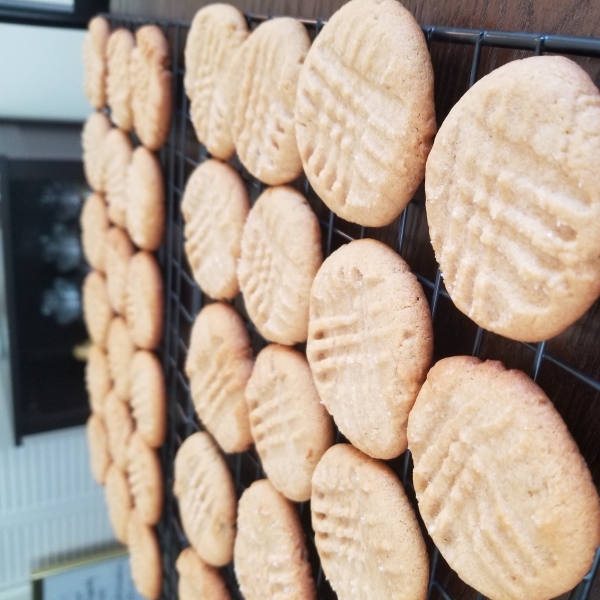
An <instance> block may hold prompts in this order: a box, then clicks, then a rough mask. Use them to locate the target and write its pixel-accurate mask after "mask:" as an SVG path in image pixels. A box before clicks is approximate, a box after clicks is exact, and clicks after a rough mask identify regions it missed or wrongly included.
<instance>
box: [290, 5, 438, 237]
mask: <svg viewBox="0 0 600 600" xmlns="http://www.w3.org/2000/svg"><path fill="white" fill-rule="evenodd" d="M435 130H436V122H435V106H434V102H433V68H432V66H431V57H430V56H429V51H428V50H427V44H426V42H425V37H424V36H423V33H422V31H421V28H420V27H419V24H418V23H417V22H416V21H415V19H414V17H413V16H412V15H411V13H410V12H408V11H407V10H406V9H405V8H403V6H402V4H401V3H400V2H396V0H352V1H351V2H348V3H347V4H346V5H344V6H343V7H342V8H341V9H340V10H338V11H337V12H336V13H335V14H334V15H333V16H332V17H331V19H330V21H329V22H328V23H327V24H326V25H325V27H323V30H322V31H321V32H320V33H319V35H318V36H317V38H316V39H315V42H314V43H313V45H312V47H311V49H310V51H309V52H308V55H307V57H306V61H305V62H304V65H303V67H302V72H301V74H300V80H299V83H298V94H297V99H296V136H297V139H298V148H299V151H300V156H301V157H302V164H303V166H304V171H305V172H306V176H307V177H308V180H309V181H310V183H311V185H312V187H313V188H314V190H315V191H316V192H317V194H318V195H319V197H320V198H321V199H322V200H323V202H325V204H327V206H328V207H329V208H331V209H332V210H333V211H334V212H335V213H336V214H338V215H339V216H340V217H342V218H344V219H346V220H348V221H352V222H353V223H360V224H361V225H367V226H369V227H381V226H382V225H387V224H389V223H391V222H392V221H393V220H394V219H395V218H396V217H397V216H398V215H399V214H400V213H401V212H402V211H403V210H404V208H405V207H406V205H407V204H408V203H409V202H410V200H411V198H412V197H413V195H414V193H415V191H416V189H417V187H418V186H419V184H420V183H421V181H423V175H424V174H425V161H426V160H427V155H428V154H429V150H430V149H431V144H432V141H433V136H434V135H435Z"/></svg>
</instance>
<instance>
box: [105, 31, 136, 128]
mask: <svg viewBox="0 0 600 600" xmlns="http://www.w3.org/2000/svg"><path fill="white" fill-rule="evenodd" d="M134 47H135V38H134V37H133V34H132V33H131V31H129V30H128V29H124V28H120V29H116V30H115V31H113V32H112V33H111V34H110V37H109V38H108V44H107V46H106V62H107V67H108V73H107V75H106V96H107V102H108V106H110V116H111V119H112V121H113V123H114V124H115V125H116V126H117V127H119V129H122V130H123V131H130V130H131V128H132V127H133V115H132V112H131V75H130V72H129V71H130V62H131V53H132V52H133V49H134Z"/></svg>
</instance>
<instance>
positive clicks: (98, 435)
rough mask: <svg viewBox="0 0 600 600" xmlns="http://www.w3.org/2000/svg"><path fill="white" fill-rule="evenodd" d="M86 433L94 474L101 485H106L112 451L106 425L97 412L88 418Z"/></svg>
mask: <svg viewBox="0 0 600 600" xmlns="http://www.w3.org/2000/svg"><path fill="white" fill-rule="evenodd" d="M86 434H87V443H88V450H89V453H90V468H91V471H92V475H93V477H94V479H95V480H96V481H97V482H98V483H99V484H100V485H104V481H105V478H106V471H107V469H108V466H109V465H110V453H109V451H108V436H107V434H106V427H105V425H104V420H103V419H102V417H101V416H99V415H97V414H95V413H92V414H91V415H90V417H89V419H88V420H87V427H86Z"/></svg>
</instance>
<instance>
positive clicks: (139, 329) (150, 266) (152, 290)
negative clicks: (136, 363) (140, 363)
mask: <svg viewBox="0 0 600 600" xmlns="http://www.w3.org/2000/svg"><path fill="white" fill-rule="evenodd" d="M125 315H126V317H127V326H128V327H129V333H130V334H131V339H132V341H133V343H134V344H135V345H136V346H138V347H139V348H143V349H144V350H154V348H156V347H157V346H158V344H159V343H160V338H161V335H162V326H163V283H162V276H161V274H160V269H159V267H158V263H157V262H156V259H155V258H154V256H153V255H152V254H150V253H149V252H136V254H135V255H134V256H133V258H132V259H131V261H130V262H129V270H128V272H127V303H126V306H125Z"/></svg>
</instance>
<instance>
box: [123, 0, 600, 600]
mask: <svg viewBox="0 0 600 600" xmlns="http://www.w3.org/2000/svg"><path fill="white" fill-rule="evenodd" d="M208 3H209V2H208V1H206V0H175V1H174V0H154V1H152V2H150V1H149V0H112V2H111V10H112V12H113V13H120V14H128V15H135V16H142V17H146V18H148V19H170V20H180V21H185V22H189V21H190V20H191V18H192V17H193V15H194V13H195V12H196V11H197V10H198V9H199V8H200V7H202V6H204V5H205V4H208ZM344 3H345V2H344V0H322V1H319V0H306V1H300V0H230V4H233V5H235V6H237V7H238V8H239V9H240V10H242V11H243V12H253V13H255V14H273V15H275V16H280V15H290V16H300V17H306V18H324V19H327V18H328V17H329V16H330V15H331V14H332V13H333V12H334V11H335V10H336V9H337V8H339V7H340V6H341V5H343V4H344ZM403 4H404V5H405V6H406V7H407V8H408V9H409V10H411V12H413V14H414V15H415V17H416V19H417V21H418V22H419V23H420V24H422V25H443V26H452V27H467V28H475V29H480V28H485V29H497V30H509V31H510V30H512V31H526V32H535V33H543V34H548V33H557V34H563V35H579V36H595V37H600V0H501V1H493V0H438V1H436V0H403ZM431 55H432V62H433V67H434V72H435V87H436V111H437V117H438V122H439V123H441V122H442V121H443V119H444V118H445V116H446V115H447V113H448V111H449V110H450V108H451V107H452V105H453V104H454V103H455V102H456V101H457V100H458V98H459V97H460V96H461V95H462V94H463V93H464V92H465V91H466V89H467V87H468V82H469V73H470V69H471V64H472V60H473V48H472V47H470V46H459V45H454V44H452V45H450V44H439V43H434V44H432V46H431ZM526 55H527V54H526V53H523V52H517V51H512V50H501V49H498V48H484V50H483V53H482V57H481V63H480V68H479V72H478V76H479V77H481V76H483V75H485V74H486V73H488V72H489V71H491V70H493V69H494V68H496V67H498V66H500V65H501V64H504V63H506V62H508V61H510V60H514V59H515V58H519V57H523V56H526ZM575 60H576V61H577V62H578V64H580V65H581V66H582V67H583V68H584V69H586V71H587V72H588V73H589V74H590V75H591V77H592V79H593V80H594V81H595V82H596V85H599V83H600V59H588V58H576V59H575ZM309 200H310V201H311V204H312V205H313V207H314V208H315V211H316V212H317V214H319V216H321V217H322V218H326V217H327V216H328V213H327V212H326V211H324V207H323V205H322V203H321V202H320V201H319V200H318V199H317V198H313V197H310V195H309ZM336 225H337V226H338V227H339V228H340V229H341V230H342V231H344V232H345V233H346V234H348V235H351V236H358V234H359V228H358V227H356V226H353V225H351V224H348V223H344V222H342V221H341V220H339V221H336ZM399 227H400V222H399V220H397V221H395V222H394V223H393V224H392V225H390V226H388V227H385V228H380V229H369V230H367V232H366V233H367V235H368V236H369V237H375V238H378V239H381V240H382V241H384V242H386V243H388V244H389V245H390V246H392V247H397V239H398V231H399ZM344 241H345V240H344V239H343V238H341V237H339V236H338V237H334V240H333V242H334V249H335V247H337V246H338V245H340V244H341V243H343V242H344ZM402 255H403V256H404V258H405V259H406V260H407V262H408V263H409V264H410V266H411V268H412V269H413V271H414V272H416V273H419V274H420V275H422V276H424V277H426V278H427V279H429V280H433V279H434V278H435V269H436V264H435V260H434V256H433V251H432V249H431V244H430V242H429V235H428V228H427V220H426V215H425V211H424V209H423V192H422V189H421V190H420V191H419V192H418V193H417V197H416V202H413V203H412V204H411V205H410V207H409V209H408V212H407V222H406V237H405V244H404V247H403V249H402ZM426 292H427V294H428V297H429V298H431V291H430V290H426ZM434 333H435V355H436V356H435V358H436V359H439V358H442V357H444V356H449V355H456V354H470V353H471V352H472V350H473V341H474V338H475V334H476V327H475V325H474V324H473V323H472V322H471V321H470V320H469V319H468V318H466V317H465V316H464V315H462V314H461V313H460V312H459V311H458V310H456V308H455V307H454V306H453V305H452V303H451V302H450V301H449V300H447V299H444V298H441V299H440V301H439V306H438V311H437V313H436V316H435V320H434ZM599 348H600V303H599V302H597V303H596V304H595V306H594V307H593V308H592V309H591V310H590V311H589V312H588V313H587V314H586V315H585V316H584V317H582V319H580V320H579V321H578V322H577V323H576V324H575V325H573V326H572V327H570V328H569V329H567V331H565V332H564V333H563V334H561V335H560V336H558V337H556V338H554V339H553V340H550V341H549V343H548V346H547V349H548V351H549V352H550V353H551V354H552V355H553V356H555V357H557V358H558V359H561V360H563V361H565V362H566V363H568V364H569V365H570V366H571V367H574V368H576V369H578V370H580V371H582V372H583V373H585V374H586V375H587V376H589V377H591V378H593V379H595V380H600V352H599V351H598V350H599ZM480 357H481V358H483V359H496V360H502V361H503V362H504V363H505V364H506V365H507V366H509V367H511V368H519V369H522V370H523V371H525V372H526V373H529V374H532V372H533V365H534V357H535V354H534V351H533V350H531V349H530V348H527V347H525V346H524V345H522V344H519V343H517V342H513V341H510V340H506V339H504V338H501V337H500V336H496V335H493V334H489V333H484V335H483V340H482V344H481V351H480ZM538 383H539V384H540V386H541V387H542V388H543V389H544V390H545V391H546V393H547V394H548V395H549V397H550V398H551V399H552V401H553V402H554V403H555V405H556V407H557V409H558V410H559V412H560V413H561V415H562V417H563V419H564V420H565V422H566V423H567V425H568V427H569V429H570V431H571V432H572V434H573V436H574V438H575V440H576V442H577V443H578V445H579V447H580V450H581V452H582V454H583V456H584V457H585V459H586V461H587V462H588V464H589V466H590V470H591V471H592V475H593V478H594V481H595V483H596V485H597V486H600V442H599V435H600V393H598V392H594V391H593V389H592V388H590V387H589V386H588V385H586V384H585V383H582V382H581V381H580V380H578V379H577V378H576V377H573V376H572V375H569V374H568V373H566V372H565V371H564V370H563V369H561V368H559V367H557V366H556V365H555V364H553V363H552V362H551V361H548V360H544V361H543V362H542V365H541V369H540V371H539V377H538ZM445 584H446V585H447V589H448V590H449V591H451V592H452V594H451V595H452V597H453V598H461V600H473V599H474V595H473V596H472V595H471V594H470V593H469V592H466V591H463V590H461V589H460V586H461V585H462V584H461V583H460V581H458V580H457V579H456V578H455V577H453V576H452V575H451V574H449V575H448V577H447V578H446V579H445ZM434 597H435V594H434ZM591 598H592V599H593V600H600V577H598V578H597V579H596V582H595V585H594V591H593V593H592V596H591Z"/></svg>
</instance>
